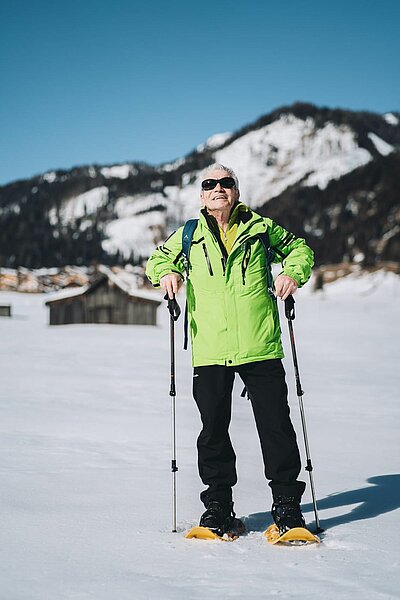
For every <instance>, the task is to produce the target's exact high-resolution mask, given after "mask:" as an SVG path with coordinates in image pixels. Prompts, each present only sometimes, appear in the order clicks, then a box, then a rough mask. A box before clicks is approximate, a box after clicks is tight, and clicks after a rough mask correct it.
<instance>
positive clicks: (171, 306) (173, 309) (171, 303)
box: [164, 294, 181, 321]
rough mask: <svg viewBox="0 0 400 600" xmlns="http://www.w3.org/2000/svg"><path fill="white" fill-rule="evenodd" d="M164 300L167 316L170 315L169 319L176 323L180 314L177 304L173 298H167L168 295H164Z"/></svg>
mask: <svg viewBox="0 0 400 600" xmlns="http://www.w3.org/2000/svg"><path fill="white" fill-rule="evenodd" d="M164 300H166V301H167V306H168V310H169V314H170V315H171V317H172V318H173V320H174V321H177V320H178V319H179V316H180V314H181V309H180V306H179V304H178V303H177V301H176V299H175V296H174V297H173V298H170V297H169V296H168V294H165V296H164Z"/></svg>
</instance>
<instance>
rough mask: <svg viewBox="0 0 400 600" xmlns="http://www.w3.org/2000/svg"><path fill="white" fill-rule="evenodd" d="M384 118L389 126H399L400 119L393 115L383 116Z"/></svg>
mask: <svg viewBox="0 0 400 600" xmlns="http://www.w3.org/2000/svg"><path fill="white" fill-rule="evenodd" d="M383 118H384V119H385V121H386V123H389V125H394V126H396V125H398V124H399V119H398V118H397V117H396V115H394V114H393V113H386V114H384V115H383Z"/></svg>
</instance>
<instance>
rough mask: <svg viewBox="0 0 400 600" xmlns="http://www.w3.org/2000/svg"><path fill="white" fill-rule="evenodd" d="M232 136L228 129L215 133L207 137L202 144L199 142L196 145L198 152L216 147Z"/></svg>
mask: <svg viewBox="0 0 400 600" xmlns="http://www.w3.org/2000/svg"><path fill="white" fill-rule="evenodd" d="M231 136H232V133H231V132H229V131H225V132H224V133H215V134H214V135H212V136H211V137H209V138H208V139H207V140H206V142H205V143H204V144H200V145H199V146H197V151H198V152H203V150H205V149H206V148H218V147H219V146H222V144H225V142H226V141H228V140H229V138H230V137H231Z"/></svg>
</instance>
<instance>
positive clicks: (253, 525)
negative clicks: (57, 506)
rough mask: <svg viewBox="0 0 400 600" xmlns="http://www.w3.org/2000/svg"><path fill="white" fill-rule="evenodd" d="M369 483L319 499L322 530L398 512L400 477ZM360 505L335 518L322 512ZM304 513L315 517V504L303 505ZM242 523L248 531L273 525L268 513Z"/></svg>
mask: <svg viewBox="0 0 400 600" xmlns="http://www.w3.org/2000/svg"><path fill="white" fill-rule="evenodd" d="M367 483H369V484H372V485H368V486H366V487H363V488H359V489H357V490H349V491H345V492H337V493H333V494H329V496H326V498H322V499H318V498H317V505H318V516H319V519H320V522H321V527H322V528H323V529H324V530H327V529H330V528H332V527H336V526H337V525H343V524H345V523H351V522H352V521H362V520H363V519H373V518H374V517H377V516H378V515H381V514H384V513H387V512H390V511H392V510H396V508H399V507H400V475H399V474H393V475H378V476H376V477H370V478H369V479H367ZM352 504H357V506H355V507H354V508H353V509H352V510H350V511H348V512H343V513H342V514H341V515H338V516H336V517H329V518H327V519H324V516H323V513H322V511H324V510H327V509H332V508H340V507H341V506H343V507H345V506H350V505H352ZM302 510H303V512H304V513H312V514H314V507H313V504H312V503H309V504H303V505H302ZM243 521H244V523H245V525H246V528H247V530H248V531H264V530H265V529H266V528H267V527H268V525H270V524H271V522H272V519H271V515H270V513H269V512H263V513H254V514H251V515H249V516H248V517H244V518H243ZM313 525H314V526H315V523H309V526H310V529H311V530H312V529H313Z"/></svg>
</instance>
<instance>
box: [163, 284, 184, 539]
mask: <svg viewBox="0 0 400 600" xmlns="http://www.w3.org/2000/svg"><path fill="white" fill-rule="evenodd" d="M164 300H167V302H168V304H167V306H168V310H169V314H170V319H169V322H170V327H169V331H170V357H171V385H170V389H169V395H170V396H171V401H172V402H171V434H172V435H171V439H172V460H171V471H172V532H173V533H176V472H177V470H178V467H177V464H176V423H175V408H176V406H175V404H176V403H175V400H176V387H175V321H177V320H178V318H179V315H180V314H181V309H180V308H179V304H178V303H177V301H176V299H175V295H174V297H173V298H172V299H171V298H169V296H168V294H167V295H166V296H165V297H164Z"/></svg>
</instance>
